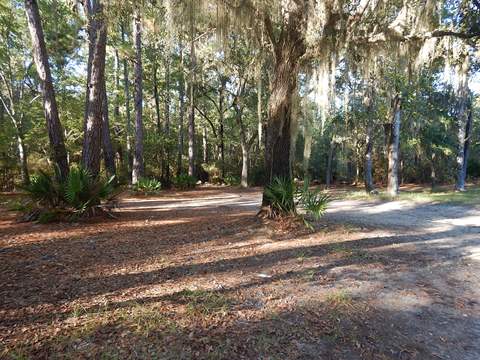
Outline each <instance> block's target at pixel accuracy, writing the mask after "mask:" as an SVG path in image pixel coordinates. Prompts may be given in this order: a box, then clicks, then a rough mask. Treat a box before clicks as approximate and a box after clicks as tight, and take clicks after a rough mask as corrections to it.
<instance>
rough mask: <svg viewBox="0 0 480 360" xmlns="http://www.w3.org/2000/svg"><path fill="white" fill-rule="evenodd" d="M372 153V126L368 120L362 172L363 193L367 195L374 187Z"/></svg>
mask: <svg viewBox="0 0 480 360" xmlns="http://www.w3.org/2000/svg"><path fill="white" fill-rule="evenodd" d="M372 152H373V140H372V125H371V120H370V119H369V120H368V124H367V135H366V137H365V171H364V181H365V191H366V192H367V193H369V194H370V193H372V192H373V191H375V186H374V185H373V174H372V169H373V156H372V155H373V154H372ZM357 173H358V171H357Z"/></svg>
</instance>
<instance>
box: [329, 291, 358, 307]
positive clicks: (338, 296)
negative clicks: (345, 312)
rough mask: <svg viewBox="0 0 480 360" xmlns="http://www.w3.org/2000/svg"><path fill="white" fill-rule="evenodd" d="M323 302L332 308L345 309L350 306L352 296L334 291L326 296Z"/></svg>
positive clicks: (344, 292)
mask: <svg viewBox="0 0 480 360" xmlns="http://www.w3.org/2000/svg"><path fill="white" fill-rule="evenodd" d="M325 302H326V303H327V304H328V305H330V306H332V307H334V308H338V307H347V306H350V305H352V296H351V295H350V294H349V293H348V292H346V291H345V290H336V291H334V292H331V293H330V294H328V295H327V297H326V298H325Z"/></svg>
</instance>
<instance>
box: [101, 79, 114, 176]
mask: <svg viewBox="0 0 480 360" xmlns="http://www.w3.org/2000/svg"><path fill="white" fill-rule="evenodd" d="M108 115H109V114H108V98H107V87H106V84H105V82H104V84H103V99H102V145H103V161H104V163H105V169H106V170H107V174H108V175H109V176H114V175H115V174H116V166H115V152H114V151H113V146H112V139H111V137H110V121H109V116H108Z"/></svg>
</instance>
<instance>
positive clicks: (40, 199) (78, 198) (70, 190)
mask: <svg viewBox="0 0 480 360" xmlns="http://www.w3.org/2000/svg"><path fill="white" fill-rule="evenodd" d="M114 179H115V177H114V176H112V177H111V178H110V179H108V180H106V179H102V178H100V177H98V178H93V176H91V175H90V173H89V172H88V171H87V170H85V169H83V168H81V167H72V168H71V169H70V172H69V175H68V177H67V179H66V180H65V181H59V180H58V176H51V175H49V174H47V173H45V172H39V173H38V174H36V175H34V176H32V178H31V181H30V184H29V185H26V186H24V187H23V190H24V191H25V193H26V195H27V197H28V198H29V199H30V204H29V205H28V206H25V209H28V210H26V211H25V212H26V214H25V217H24V220H26V221H38V222H42V223H45V222H52V221H56V220H63V219H68V220H73V219H77V218H78V217H81V216H90V215H94V214H95V212H96V210H97V209H100V208H101V203H102V201H105V200H110V199H111V198H112V195H113V192H114V186H113V185H112V184H113V181H114Z"/></svg>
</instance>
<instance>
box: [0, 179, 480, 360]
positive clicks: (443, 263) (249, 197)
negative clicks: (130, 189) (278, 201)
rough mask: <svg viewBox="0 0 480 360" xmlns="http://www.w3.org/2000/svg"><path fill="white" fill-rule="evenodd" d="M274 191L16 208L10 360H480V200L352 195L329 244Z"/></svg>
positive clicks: (323, 226)
mask: <svg viewBox="0 0 480 360" xmlns="http://www.w3.org/2000/svg"><path fill="white" fill-rule="evenodd" d="M259 200H260V192H259V190H258V189H252V190H245V191H243V190H237V189H230V188H209V189H198V190H194V191H186V192H173V191H172V192H163V193H162V194H161V195H159V196H156V197H132V196H125V197H124V198H123V199H122V200H121V201H120V202H119V207H118V209H117V210H116V214H117V216H118V218H117V219H97V220H91V221H88V222H82V223H75V224H49V225H39V224H32V223H16V222H15V214H14V213H12V212H7V211H6V210H0V284H1V286H0V358H2V359H3V358H6V359H9V358H13V359H23V358H32V359H43V358H51V359H65V358H72V359H91V358H98V359H117V358H120V359H130V358H131V359H156V358H158V359H422V360H423V359H462V360H463V359H465V360H468V359H471V360H478V359H479V358H480V342H479V340H478V339H480V204H479V205H477V206H476V205H472V204H470V205H458V204H457V205H455V204H447V203H432V202H415V201H411V200H399V201H383V200H372V199H360V200H358V199H350V198H345V199H340V200H335V201H333V202H332V203H331V205H330V208H329V210H328V213H327V214H326V215H325V217H323V218H322V219H321V221H319V222H318V223H317V224H316V229H315V232H311V231H309V230H306V229H304V228H303V227H300V226H295V225H294V224H292V223H291V222H265V221H262V220H260V219H258V218H257V217H255V214H256V212H257V210H258V204H259Z"/></svg>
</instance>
